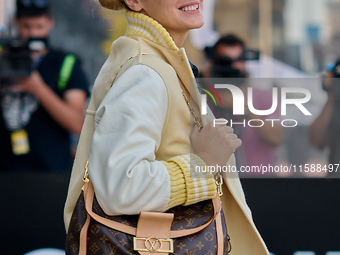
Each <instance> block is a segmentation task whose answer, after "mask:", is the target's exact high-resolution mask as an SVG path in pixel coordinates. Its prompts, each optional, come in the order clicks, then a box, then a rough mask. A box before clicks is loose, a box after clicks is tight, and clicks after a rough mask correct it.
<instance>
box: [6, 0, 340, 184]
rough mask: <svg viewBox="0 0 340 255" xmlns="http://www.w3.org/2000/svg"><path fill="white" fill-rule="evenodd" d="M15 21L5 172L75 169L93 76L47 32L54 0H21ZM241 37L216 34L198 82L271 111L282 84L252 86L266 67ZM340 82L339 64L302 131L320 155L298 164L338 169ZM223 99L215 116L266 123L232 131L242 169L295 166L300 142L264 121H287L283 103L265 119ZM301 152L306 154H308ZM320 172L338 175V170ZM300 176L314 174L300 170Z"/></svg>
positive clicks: (327, 74) (9, 42) (10, 40)
mask: <svg viewBox="0 0 340 255" xmlns="http://www.w3.org/2000/svg"><path fill="white" fill-rule="evenodd" d="M12 24H13V27H14V28H15V30H16V31H17V34H18V37H16V38H14V37H12V36H11V35H10V34H8V33H7V34H6V36H4V35H5V33H2V34H1V38H0V45H1V48H0V50H1V52H0V57H1V58H0V68H1V69H0V79H1V80H0V110H1V111H0V151H1V154H0V170H1V171H63V172H70V170H71V167H72V162H73V157H74V154H75V148H76V143H77V136H78V135H79V134H80V131H81V127H82V123H83V121H84V113H85V109H86V102H87V98H88V96H89V95H90V93H89V91H90V84H91V82H89V79H88V76H89V75H88V74H87V71H84V67H83V66H82V62H81V61H80V58H79V57H78V56H77V55H76V54H74V53H72V52H68V51H65V50H60V49H56V48H54V47H53V40H57V39H53V38H51V37H50V36H49V35H50V32H51V31H52V29H53V28H54V27H55V26H56V24H55V20H54V16H53V14H52V12H51V3H50V2H49V0H17V1H16V11H15V15H14V21H13V22H12ZM73 25H74V24H73ZM70 26H71V24H70ZM242 36H243V35H242V34H234V33H229V34H225V35H222V36H220V37H219V38H217V37H216V34H214V38H215V37H216V40H215V43H214V44H213V45H212V46H210V47H206V48H205V50H204V53H205V60H204V62H205V64H204V65H202V66H203V67H202V68H201V70H200V71H201V72H200V78H202V79H209V78H219V79H222V78H228V79H236V80H237V81H236V83H235V84H236V86H237V87H238V88H239V89H240V90H241V91H242V92H243V94H244V95H245V102H248V101H249V100H251V102H252V105H253V107H254V108H255V109H257V110H267V109H270V108H271V106H272V103H273V96H272V88H273V87H276V86H277V84H274V83H272V84H270V86H269V87H268V86H267V87H266V89H264V88H261V87H258V86H252V82H251V79H252V78H253V77H252V74H251V70H248V65H247V63H249V62H250V61H255V62H256V61H257V62H260V60H261V59H263V57H265V55H263V56H262V53H261V52H260V51H258V50H250V49H249V48H248V47H247V45H246V43H245V42H244V41H243V40H242V39H241V38H242ZM52 39H53V40H52ZM51 40H52V41H51ZM98 54H100V52H99V50H98ZM189 55H190V54H189ZM81 57H82V56H81ZM100 64H101V63H100ZM91 77H92V75H91ZM320 77H321V75H320ZM339 77H340V61H337V62H335V63H333V64H328V65H327V67H326V70H325V71H324V73H323V74H322V79H321V78H320V84H319V85H318V86H320V87H322V89H323V91H324V92H325V93H326V94H327V100H326V103H325V105H324V106H323V108H322V110H321V111H320V110H319V111H316V112H317V114H314V115H317V116H314V120H313V121H312V123H311V124H309V125H308V126H305V127H304V129H303V132H305V134H307V133H308V136H306V137H308V141H304V144H305V145H306V146H307V147H306V148H305V150H310V149H309V147H308V146H310V147H311V148H312V146H313V148H314V150H315V151H316V154H315V155H317V156H316V157H315V158H305V159H303V160H301V161H297V166H298V165H299V164H305V163H308V164H310V163H312V164H314V165H315V166H317V165H320V166H321V168H323V167H325V166H327V168H329V167H328V166H329V164H332V165H333V166H332V169H333V168H334V167H335V166H336V165H337V166H339V163H340V146H339V145H340V138H339V136H337V133H336V132H337V130H338V129H339V128H340V114H339V107H340V89H339V88H340V86H339V84H337V78H339ZM253 79H256V78H253ZM90 80H91V81H92V78H90ZM205 81H207V80H205ZM249 88H252V95H249ZM201 91H202V90H201ZM218 94H219V96H220V99H221V102H220V104H216V103H214V102H212V101H211V100H209V106H210V107H211V109H212V110H213V113H214V114H215V116H216V117H217V118H225V119H227V120H230V119H233V120H234V121H235V122H239V123H243V121H246V122H248V121H249V120H254V119H256V120H260V121H261V120H262V121H263V123H264V124H263V125H262V126H261V127H251V126H249V125H245V126H243V125H238V126H236V127H235V128H234V129H235V133H237V135H238V136H239V137H240V138H241V139H242V140H243V145H242V146H241V148H239V149H238V150H237V151H236V156H237V162H238V165H239V166H262V165H272V166H275V165H278V164H284V165H289V164H290V163H291V162H293V161H294V160H290V158H289V156H287V155H288V154H290V152H291V151H294V145H293V146H292V147H289V143H287V142H286V141H287V134H289V132H291V131H287V129H288V128H285V127H283V126H282V125H280V124H279V123H280V122H266V121H264V119H275V120H280V119H281V118H282V115H281V109H280V104H279V107H277V108H276V110H275V111H272V112H271V113H270V114H268V115H266V116H260V115H256V114H254V113H253V112H252V111H250V110H249V108H248V105H249V104H245V114H244V115H242V116H235V115H233V107H234V105H233V94H232V93H231V91H228V90H218ZM312 96H313V97H314V96H315V95H312ZM296 130H299V129H298V127H297V129H296ZM297 138H299V137H297ZM316 148H317V149H316ZM318 150H321V151H322V152H321V153H320V152H319V151H318ZM299 153H301V155H302V154H303V151H299ZM293 154H294V153H293ZM320 155H321V156H320ZM325 155H326V157H327V158H326V157H325ZM297 156H299V155H297ZM294 163H296V162H294ZM339 172H340V171H339ZM313 173H318V171H314V172H313ZM313 173H312V172H311V174H312V175H313ZM319 173H320V174H321V175H323V176H325V175H328V176H336V175H335V171H332V172H330V171H328V172H327V171H325V172H324V173H325V174H323V173H322V172H321V171H319ZM281 174H282V173H281ZM274 175H275V174H271V175H269V176H270V177H272V176H274ZM321 175H319V176H321ZM248 176H256V174H254V173H252V174H250V175H248ZM266 176H268V175H266ZM287 176H291V175H287ZM295 176H308V175H306V174H305V173H302V172H300V173H295Z"/></svg>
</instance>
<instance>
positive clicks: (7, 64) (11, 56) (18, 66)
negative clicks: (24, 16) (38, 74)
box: [0, 38, 47, 83]
mask: <svg viewBox="0 0 340 255" xmlns="http://www.w3.org/2000/svg"><path fill="white" fill-rule="evenodd" d="M0 45H2V47H3V54H1V58H0V77H1V80H2V82H1V83H3V81H9V80H11V79H13V78H26V77H29V76H30V75H31V73H32V71H33V70H32V58H31V53H32V52H34V51H41V50H44V49H46V48H47V39H46V38H30V39H29V40H28V41H24V40H21V39H16V38H12V39H7V38H4V39H0Z"/></svg>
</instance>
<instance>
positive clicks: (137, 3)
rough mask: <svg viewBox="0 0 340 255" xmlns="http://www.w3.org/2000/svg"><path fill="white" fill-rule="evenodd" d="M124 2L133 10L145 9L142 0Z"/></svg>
mask: <svg viewBox="0 0 340 255" xmlns="http://www.w3.org/2000/svg"><path fill="white" fill-rule="evenodd" d="M124 2H125V4H126V5H127V6H128V7H129V8H130V9H131V10H133V11H136V12H139V11H141V10H142V9H143V5H142V3H141V0H124Z"/></svg>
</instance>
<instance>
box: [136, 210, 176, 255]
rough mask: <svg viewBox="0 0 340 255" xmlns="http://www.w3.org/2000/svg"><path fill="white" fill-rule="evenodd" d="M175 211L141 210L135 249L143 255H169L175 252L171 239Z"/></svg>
mask: <svg viewBox="0 0 340 255" xmlns="http://www.w3.org/2000/svg"><path fill="white" fill-rule="evenodd" d="M173 219H174V214H173V213H159V212H141V213H140V215H139V219H138V224H137V234H136V237H135V238H134V249H135V250H137V251H138V252H139V254H141V255H167V254H169V252H171V253H173V243H172V242H173V241H172V240H170V230H171V224H172V221H173Z"/></svg>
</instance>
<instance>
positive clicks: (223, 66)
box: [210, 50, 260, 78]
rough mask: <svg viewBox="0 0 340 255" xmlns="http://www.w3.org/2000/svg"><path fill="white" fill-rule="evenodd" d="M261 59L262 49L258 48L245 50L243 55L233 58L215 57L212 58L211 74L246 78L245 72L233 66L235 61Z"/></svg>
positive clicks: (218, 76) (222, 76)
mask: <svg viewBox="0 0 340 255" xmlns="http://www.w3.org/2000/svg"><path fill="white" fill-rule="evenodd" d="M259 59H260V51H258V50H244V51H243V53H242V55H241V56H240V57H239V58H237V59H231V58H230V57H228V56H221V57H214V58H213V59H212V68H211V72H210V76H211V77H213V78H246V74H245V73H243V72H241V71H240V70H239V69H236V68H233V63H234V62H237V61H247V60H259Z"/></svg>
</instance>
